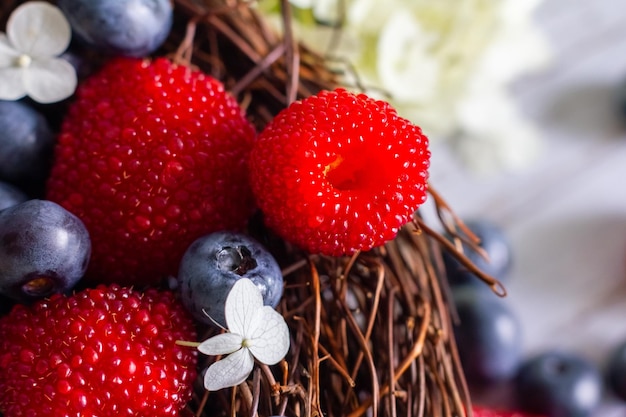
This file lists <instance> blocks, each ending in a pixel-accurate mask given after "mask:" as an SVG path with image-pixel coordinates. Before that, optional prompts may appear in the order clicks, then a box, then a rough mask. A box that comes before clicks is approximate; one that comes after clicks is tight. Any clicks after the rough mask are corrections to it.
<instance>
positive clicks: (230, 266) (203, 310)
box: [177, 232, 283, 327]
mask: <svg viewBox="0 0 626 417" xmlns="http://www.w3.org/2000/svg"><path fill="white" fill-rule="evenodd" d="M241 278H248V279H250V280H251V281H252V282H254V283H255V284H256V286H257V287H258V288H259V290H260V291H261V294H262V296H263V302H264V304H265V305H269V306H272V307H276V306H277V305H278V302H279V301H280V298H281V297H282V294H283V276H282V273H281V271H280V267H279V266H278V264H277V263H276V260H275V259H274V257H273V256H272V255H271V254H270V253H269V252H268V251H267V250H266V249H265V248H264V247H263V246H261V244H260V243H258V242H257V241H255V240H254V239H252V238H250V237H248V236H246V235H243V234H238V233H231V232H217V233H212V234H210V235H206V236H203V237H201V238H199V239H197V240H196V241H195V242H193V243H192V244H191V246H189V248H188V249H187V251H186V252H185V255H184V256H183V259H182V261H181V263H180V269H179V272H178V281H177V285H178V287H179V289H180V292H181V296H182V297H181V298H182V301H183V304H184V305H185V307H186V308H187V309H188V310H189V311H190V312H191V313H192V314H193V315H194V316H195V317H196V319H198V320H200V321H201V322H204V323H207V324H213V321H212V320H215V321H216V322H217V323H219V324H220V325H221V326H223V327H225V326H226V320H225V317H224V303H225V301H226V297H227V296H228V293H229V292H230V290H231V288H232V287H233V285H234V284H235V282H236V281H237V280H239V279H241ZM209 317H210V318H209Z"/></svg>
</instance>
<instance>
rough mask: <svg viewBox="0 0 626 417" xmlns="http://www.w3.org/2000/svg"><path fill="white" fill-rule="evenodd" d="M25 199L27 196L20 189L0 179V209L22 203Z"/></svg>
mask: <svg viewBox="0 0 626 417" xmlns="http://www.w3.org/2000/svg"><path fill="white" fill-rule="evenodd" d="M26 200H28V197H27V196H26V194H24V193H23V192H22V191H21V190H20V189H18V188H16V187H14V186H12V185H11V184H8V183H6V182H2V181H0V210H4V209H5V208H7V207H11V206H14V205H16V204H20V203H23V202H24V201H26Z"/></svg>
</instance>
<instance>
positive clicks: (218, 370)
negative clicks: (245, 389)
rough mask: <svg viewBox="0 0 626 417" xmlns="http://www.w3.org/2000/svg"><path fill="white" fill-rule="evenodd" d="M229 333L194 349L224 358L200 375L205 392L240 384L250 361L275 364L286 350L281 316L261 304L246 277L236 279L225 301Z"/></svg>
mask: <svg viewBox="0 0 626 417" xmlns="http://www.w3.org/2000/svg"><path fill="white" fill-rule="evenodd" d="M225 316H226V325H227V326H228V330H229V332H227V333H222V334H219V335H217V336H214V337H211V338H210V339H207V340H205V341H204V342H202V343H201V344H200V345H199V346H198V350H199V351H200V352H202V353H204V354H206V355H228V356H227V357H226V358H224V359H222V360H220V361H217V362H215V363H214V364H212V365H211V366H210V367H209V369H207V371H206V373H205V375H204V386H205V388H206V389H207V390H209V391H216V390H219V389H222V388H226V387H233V386H236V385H239V384H241V383H242V382H243V381H245V380H246V379H247V378H248V375H250V372H252V368H253V367H254V359H255V358H256V359H257V360H258V361H259V362H262V363H264V364H266V365H275V364H277V363H278V362H280V360H281V359H283V358H284V357H285V355H286V354H287V351H288V350H289V328H288V327H287V323H286V322H285V319H284V318H283V316H281V315H280V314H279V313H278V312H277V311H276V310H274V309H273V308H272V307H270V306H264V305H263V297H262V295H261V292H260V291H259V289H258V288H257V286H256V285H254V283H253V282H252V281H250V280H249V279H247V278H242V279H240V280H238V281H237V282H236V283H235V285H233V288H232V289H231V291H230V293H229V294H228V297H227V298H226V305H225Z"/></svg>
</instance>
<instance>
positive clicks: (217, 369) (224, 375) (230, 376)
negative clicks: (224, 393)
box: [204, 349, 254, 391]
mask: <svg viewBox="0 0 626 417" xmlns="http://www.w3.org/2000/svg"><path fill="white" fill-rule="evenodd" d="M253 367H254V358H253V357H252V355H251V354H250V351H248V349H240V350H238V351H237V352H235V353H233V354H231V355H228V356H227V357H226V358H224V359H222V360H220V361H217V362H215V363H214V364H213V365H211V366H209V369H207V370H206V373H205V374H204V387H205V388H206V389H207V390H209V391H217V390H220V389H222V388H227V387H234V386H236V385H239V384H241V383H242V382H243V381H245V380H246V378H248V375H250V372H252V368H253Z"/></svg>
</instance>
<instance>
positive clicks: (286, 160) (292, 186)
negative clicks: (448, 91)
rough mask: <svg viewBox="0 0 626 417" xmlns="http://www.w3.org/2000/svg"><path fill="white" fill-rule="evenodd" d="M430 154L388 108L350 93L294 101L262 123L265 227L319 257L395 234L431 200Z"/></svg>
mask: <svg viewBox="0 0 626 417" xmlns="http://www.w3.org/2000/svg"><path fill="white" fill-rule="evenodd" d="M429 157H430V152H429V151H428V139H427V138H426V137H425V136H424V135H423V134H422V131H421V130H420V128H419V127H417V126H415V125H413V124H412V123H410V122H409V121H408V120H406V119H403V118H401V117H399V116H398V115H397V113H396V111H395V110H394V109H393V108H391V107H390V106H389V104H387V103H385V102H382V101H377V100H374V99H372V98H369V97H367V96H365V95H363V94H360V95H355V94H352V93H350V92H348V91H346V90H343V89H338V90H335V91H332V92H329V91H323V92H321V93H319V94H318V95H315V96H311V97H308V98H306V99H304V100H302V101H299V102H295V103H293V104H292V105H291V106H289V107H288V108H287V109H285V110H283V111H282V112H281V113H279V114H278V115H277V116H276V118H275V119H274V120H273V121H272V122H271V123H270V124H269V125H268V126H267V127H266V128H265V129H264V131H263V132H261V134H260V135H259V138H258V140H257V142H256V144H255V146H254V148H253V151H252V154H251V156H250V181H251V184H252V188H253V191H254V194H255V197H256V200H257V203H258V205H259V207H260V208H261V210H262V211H263V213H264V215H265V219H266V222H267V224H268V226H270V227H271V228H272V229H274V230H275V231H276V232H277V233H278V234H279V235H281V236H282V237H283V238H284V239H286V240H289V241H291V242H293V243H295V244H296V245H298V246H300V247H302V248H304V249H307V250H308V251H310V252H313V253H317V252H320V253H323V254H327V255H343V254H351V253H353V252H355V251H356V250H368V249H371V248H373V247H375V246H378V245H381V244H383V243H384V242H386V241H388V240H390V239H392V238H394V237H395V235H396V234H397V232H398V229H399V228H400V227H401V226H402V225H404V224H405V223H407V222H408V221H409V220H410V219H411V216H412V215H413V214H414V212H415V210H416V209H417V208H418V206H419V205H420V204H422V203H423V202H424V200H425V198H426V181H427V178H428V173H427V170H428V167H429Z"/></svg>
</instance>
